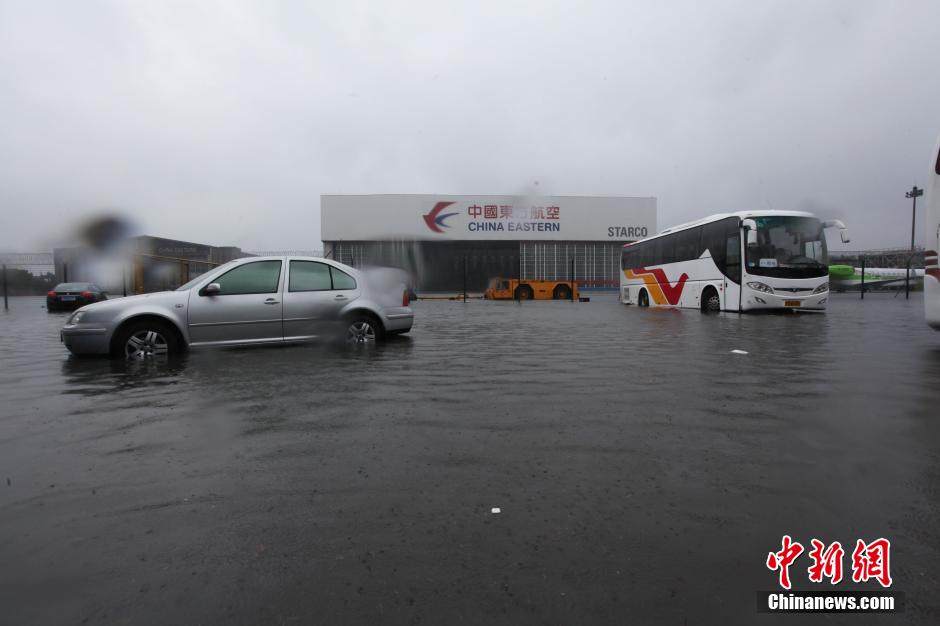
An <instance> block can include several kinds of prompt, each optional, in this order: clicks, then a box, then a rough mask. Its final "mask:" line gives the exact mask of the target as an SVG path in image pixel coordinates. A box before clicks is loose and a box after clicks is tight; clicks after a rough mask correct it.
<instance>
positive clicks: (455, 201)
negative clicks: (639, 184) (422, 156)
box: [320, 195, 656, 241]
mask: <svg viewBox="0 0 940 626" xmlns="http://www.w3.org/2000/svg"><path fill="white" fill-rule="evenodd" d="M320 211H321V218H320V219H321V232H322V235H321V236H322V238H323V241H388V240H397V239H405V240H415V239H421V240H440V241H447V240H455V241H456V240H507V241H515V240H546V241H559V240H564V241H604V240H610V241H624V240H635V239H641V238H643V237H648V236H649V235H653V234H655V233H656V198H626V197H580V196H537V197H530V196H437V195H377V196H347V195H343V196H321V197H320Z"/></svg>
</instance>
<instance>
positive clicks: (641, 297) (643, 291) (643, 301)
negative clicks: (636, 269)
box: [636, 289, 650, 306]
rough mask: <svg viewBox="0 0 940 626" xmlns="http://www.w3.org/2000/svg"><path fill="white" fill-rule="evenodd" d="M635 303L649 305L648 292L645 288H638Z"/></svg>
mask: <svg viewBox="0 0 940 626" xmlns="http://www.w3.org/2000/svg"><path fill="white" fill-rule="evenodd" d="M636 303H637V306H649V305H650V297H649V294H647V293H646V289H641V290H640V295H639V296H638V297H637V299H636Z"/></svg>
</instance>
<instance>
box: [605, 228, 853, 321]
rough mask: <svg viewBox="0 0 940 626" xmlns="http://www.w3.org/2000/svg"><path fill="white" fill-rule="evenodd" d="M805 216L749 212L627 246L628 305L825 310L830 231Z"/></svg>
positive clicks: (624, 289)
mask: <svg viewBox="0 0 940 626" xmlns="http://www.w3.org/2000/svg"><path fill="white" fill-rule="evenodd" d="M829 227H836V228H839V229H840V230H841V234H842V241H843V242H848V238H847V236H846V231H845V225H844V224H843V223H842V222H840V221H838V220H830V221H827V222H822V221H820V220H819V219H818V218H816V217H815V216H813V215H812V214H810V213H804V212H801V211H742V212H739V213H724V214H719V215H712V216H711V217H707V218H705V219H702V220H699V221H696V222H690V223H688V224H682V225H680V226H676V227H674V228H669V229H667V230H664V231H663V232H662V233H660V234H658V235H655V236H653V237H649V238H647V239H643V240H640V241H638V242H635V243H632V244H627V245H625V246H624V247H623V254H622V260H621V269H622V270H623V271H622V275H621V277H620V299H621V302H623V303H624V304H637V305H639V306H676V307H685V308H697V309H701V310H703V311H748V310H754V309H775V308H780V309H795V310H823V309H825V307H826V301H827V299H828V297H829V271H828V255H827V252H826V237H825V229H826V228H829Z"/></svg>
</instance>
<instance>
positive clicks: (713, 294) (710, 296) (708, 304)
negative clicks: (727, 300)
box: [702, 287, 721, 313]
mask: <svg viewBox="0 0 940 626" xmlns="http://www.w3.org/2000/svg"><path fill="white" fill-rule="evenodd" d="M720 310H721V299H720V298H719V297H718V292H717V291H715V290H714V289H713V288H712V287H709V288H708V289H706V290H705V293H703V294H702V311H704V312H706V313H717V312H718V311H720Z"/></svg>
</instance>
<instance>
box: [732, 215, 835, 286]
mask: <svg viewBox="0 0 940 626" xmlns="http://www.w3.org/2000/svg"><path fill="white" fill-rule="evenodd" d="M754 221H755V222H756V223H757V243H756V244H751V245H748V246H747V272H748V274H757V275H762V276H775V277H779V278H814V277H817V276H825V275H826V273H827V272H828V265H829V257H828V253H827V251H826V235H825V232H824V230H823V225H822V222H820V221H819V220H818V219H816V218H815V217H798V216H777V215H775V216H767V217H757V218H754Z"/></svg>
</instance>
